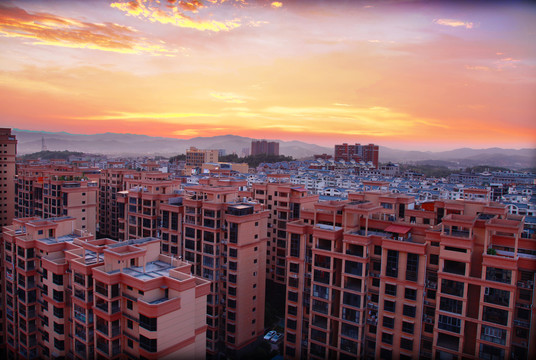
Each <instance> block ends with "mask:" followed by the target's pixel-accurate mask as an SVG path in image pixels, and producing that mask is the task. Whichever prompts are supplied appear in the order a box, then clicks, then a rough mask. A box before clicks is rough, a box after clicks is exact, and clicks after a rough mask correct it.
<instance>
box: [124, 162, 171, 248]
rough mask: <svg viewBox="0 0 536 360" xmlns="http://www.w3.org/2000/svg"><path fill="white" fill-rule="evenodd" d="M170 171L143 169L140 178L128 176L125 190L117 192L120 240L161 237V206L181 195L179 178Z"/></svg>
mask: <svg viewBox="0 0 536 360" xmlns="http://www.w3.org/2000/svg"><path fill="white" fill-rule="evenodd" d="M167 176H168V174H162V173H147V174H145V173H142V176H141V178H138V179H134V178H132V179H131V178H125V179H124V181H125V183H126V184H125V186H126V190H124V191H119V192H118V193H117V203H118V207H119V208H118V215H117V216H118V222H119V225H118V233H119V237H118V238H119V240H128V239H137V238H145V237H159V233H158V227H159V225H160V224H159V221H160V215H161V214H160V207H161V205H163V204H167V203H168V202H169V201H170V199H173V198H178V197H180V188H181V181H180V180H167V179H165V177H167Z"/></svg>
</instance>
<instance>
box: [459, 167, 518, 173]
mask: <svg viewBox="0 0 536 360" xmlns="http://www.w3.org/2000/svg"><path fill="white" fill-rule="evenodd" d="M464 171H465V172H468V173H482V172H484V171H489V172H492V171H510V169H507V168H504V167H499V166H488V165H479V166H473V167H468V168H466V169H465V170H464Z"/></svg>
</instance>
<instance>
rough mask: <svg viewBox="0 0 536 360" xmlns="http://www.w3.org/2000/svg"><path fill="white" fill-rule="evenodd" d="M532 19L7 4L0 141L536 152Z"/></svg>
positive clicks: (217, 5) (312, 5)
mask: <svg viewBox="0 0 536 360" xmlns="http://www.w3.org/2000/svg"><path fill="white" fill-rule="evenodd" d="M534 39H536V6H535V5H532V4H531V3H530V2H516V1H508V2H506V1H505V2H489V1H481V2H476V1H474V2H472V1H465V2H461V1H454V2H453V1H443V2H442V1H435V2H430V1H351V0H346V1H343V0H341V1H337V0H331V1H315V0H307V1H298V0H292V1H287V0H281V1H253V0H190V1H173V0H172V1H167V0H160V1H156V0H134V1H122V0H117V1H103V0H98V1H87V0H78V1H77V0H71V1H54V0H52V1H1V2H0V126H2V127H12V128H17V129H24V130H33V131H49V132H56V131H66V132H69V133H76V134H95V133H104V132H113V133H132V134H145V135H150V136H164V137H175V138H181V139H189V138H193V137H197V136H215V135H226V134H233V135H240V136H247V137H252V138H257V139H279V140H284V141H290V140H300V141H305V142H308V143H315V144H318V145H322V146H333V144H338V143H343V142H347V143H361V144H368V143H375V144H379V145H383V146H387V147H392V148H399V149H404V150H432V151H439V150H447V149H454V148H459V147H472V148H487V147H495V146H497V147H503V148H515V149H519V148H527V147H529V148H534V147H536V41H534Z"/></svg>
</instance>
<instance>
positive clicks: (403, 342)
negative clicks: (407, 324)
mask: <svg viewBox="0 0 536 360" xmlns="http://www.w3.org/2000/svg"><path fill="white" fill-rule="evenodd" d="M400 347H401V348H402V349H406V350H410V351H411V350H413V340H410V339H406V338H400Z"/></svg>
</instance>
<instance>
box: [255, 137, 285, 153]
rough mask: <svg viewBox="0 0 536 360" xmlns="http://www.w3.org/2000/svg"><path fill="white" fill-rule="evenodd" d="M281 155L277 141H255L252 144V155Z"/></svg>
mask: <svg viewBox="0 0 536 360" xmlns="http://www.w3.org/2000/svg"><path fill="white" fill-rule="evenodd" d="M262 154H265V155H276V156H277V155H279V143H278V142H277V141H267V140H253V141H252V142H251V155H252V156H254V155H262Z"/></svg>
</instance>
